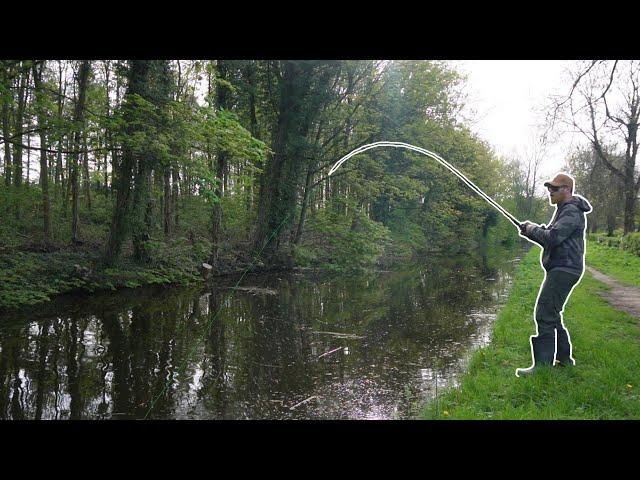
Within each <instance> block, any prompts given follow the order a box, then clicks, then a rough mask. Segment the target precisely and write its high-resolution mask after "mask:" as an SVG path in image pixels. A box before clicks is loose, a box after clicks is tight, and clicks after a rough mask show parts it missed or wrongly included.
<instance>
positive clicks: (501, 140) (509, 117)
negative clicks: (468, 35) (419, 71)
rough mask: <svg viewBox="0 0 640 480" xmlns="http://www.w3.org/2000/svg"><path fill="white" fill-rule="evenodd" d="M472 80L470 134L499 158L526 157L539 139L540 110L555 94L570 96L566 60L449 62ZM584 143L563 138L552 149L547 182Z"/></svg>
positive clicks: (547, 160)
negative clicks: (487, 145)
mask: <svg viewBox="0 0 640 480" xmlns="http://www.w3.org/2000/svg"><path fill="white" fill-rule="evenodd" d="M450 63H451V64H452V66H454V67H455V69H456V70H457V71H458V72H460V73H462V74H465V75H466V76H467V81H466V88H465V89H464V92H465V93H466V94H467V104H468V105H467V108H466V109H465V111H464V112H463V113H464V115H465V117H467V118H469V117H470V118H471V119H472V120H473V121H472V122H471V123H469V121H467V122H465V123H466V124H470V126H471V129H472V130H473V131H474V132H475V133H476V134H477V135H478V136H479V137H480V138H482V139H484V140H486V141H487V142H488V143H489V144H490V145H491V146H492V147H493V148H494V151H495V152H496V153H497V154H498V155H506V156H513V155H521V156H522V155H524V153H525V152H526V150H527V148H531V147H530V146H531V145H532V143H533V142H534V140H535V139H536V138H537V137H539V135H540V133H541V131H542V130H541V127H539V125H541V124H542V121H543V118H542V115H541V113H540V112H541V111H542V110H543V108H544V106H545V104H548V100H547V99H548V96H549V95H551V94H552V93H556V94H557V93H565V94H566V93H568V92H569V90H570V87H571V85H570V81H569V80H568V79H567V76H566V73H565V71H566V69H567V67H569V66H570V65H572V64H574V62H572V61H564V60H464V61H463V60H458V61H452V62H450ZM576 142H582V140H581V139H580V138H577V137H576V136H573V135H571V134H564V135H561V136H560V138H558V139H557V140H554V141H553V142H552V143H551V144H550V145H549V147H548V151H547V156H546V157H545V159H544V160H543V161H542V164H541V173H542V175H543V177H551V176H553V174H554V173H556V172H558V171H560V170H561V169H562V167H563V166H564V164H565V158H566V155H567V153H568V152H569V151H570V150H571V148H572V147H573V146H574V145H575V144H576Z"/></svg>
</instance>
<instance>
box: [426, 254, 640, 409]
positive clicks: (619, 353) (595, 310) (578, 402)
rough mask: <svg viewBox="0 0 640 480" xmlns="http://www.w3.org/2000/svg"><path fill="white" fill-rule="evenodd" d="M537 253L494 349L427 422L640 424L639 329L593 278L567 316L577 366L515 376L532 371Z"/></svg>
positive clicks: (498, 328) (524, 266) (578, 291)
mask: <svg viewBox="0 0 640 480" xmlns="http://www.w3.org/2000/svg"><path fill="white" fill-rule="evenodd" d="M594 250H595V249H594ZM539 252H540V250H539V249H538V248H537V247H534V248H532V249H531V250H530V251H529V253H528V254H527V255H526V256H525V258H524V259H523V261H522V263H521V264H520V265H519V267H518V273H517V275H516V279H515V282H514V285H513V289H512V292H511V295H510V297H509V300H508V301H507V303H506V304H505V306H504V307H503V309H502V310H501V312H500V314H499V316H498V318H497V319H496V322H495V324H494V330H493V339H492V343H491V345H489V346H488V347H487V348H484V349H481V350H479V351H477V352H476V353H475V354H474V355H473V357H472V359H471V362H470V365H469V370H468V372H467V373H465V374H464V375H463V376H462V378H461V382H460V387H459V388H453V389H450V390H448V391H447V392H445V393H444V394H443V395H441V396H440V397H439V399H437V400H436V401H433V402H431V403H429V404H427V405H425V406H424V408H423V410H422V412H421V417H422V418H425V419H630V418H634V419H638V418H640V328H639V321H638V319H636V318H634V317H632V316H631V315H628V314H626V313H624V312H620V311H618V310H615V309H613V308H611V307H610V306H609V305H608V304H607V302H606V301H605V300H603V299H602V298H601V297H600V296H598V295H597V292H598V290H600V289H601V288H602V284H601V283H600V282H597V281H596V280H594V279H593V278H592V277H591V276H590V275H589V274H588V273H586V274H585V276H584V278H583V279H582V281H581V283H580V284H579V285H578V286H577V287H576V288H575V289H574V291H573V294H572V296H571V298H570V299H569V302H568V303H567V306H566V309H565V314H564V319H565V325H566V326H567V328H568V329H569V333H570V334H571V340H572V343H573V347H574V354H573V355H574V358H575V359H576V366H575V367H569V368H560V367H555V368H546V369H543V370H542V371H541V372H540V373H539V374H536V375H535V376H532V377H523V378H517V377H516V376H515V369H516V368H517V367H528V366H529V365H530V364H531V353H530V347H529V336H530V335H533V334H534V333H535V325H534V321H533V306H534V303H535V299H536V295H537V293H538V289H539V287H540V282H541V281H542V279H543V272H542V270H541V268H540V265H539V263H538V257H539Z"/></svg>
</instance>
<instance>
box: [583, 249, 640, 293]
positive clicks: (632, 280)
mask: <svg viewBox="0 0 640 480" xmlns="http://www.w3.org/2000/svg"><path fill="white" fill-rule="evenodd" d="M587 265H590V266H592V267H593V268H595V269H596V270H599V271H601V272H602V273H604V274H606V275H609V276H611V277H613V278H615V279H616V280H618V281H619V282H620V283H624V284H626V285H631V286H634V287H640V257H639V256H638V255H634V254H633V253H630V252H627V251H625V250H622V249H620V248H615V247H607V246H605V245H600V244H598V243H596V242H589V243H588V244H587Z"/></svg>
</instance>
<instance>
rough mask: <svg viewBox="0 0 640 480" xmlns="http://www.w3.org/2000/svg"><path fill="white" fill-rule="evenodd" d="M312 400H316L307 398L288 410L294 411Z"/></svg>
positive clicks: (314, 396)
mask: <svg viewBox="0 0 640 480" xmlns="http://www.w3.org/2000/svg"><path fill="white" fill-rule="evenodd" d="M314 398H317V396H316V395H313V396H311V397H309V398H307V399H306V400H303V401H301V402H299V403H296V404H295V405H294V406H293V407H291V408H289V410H294V409H296V408H298V407H299V406H300V405H302V404H303V403H307V402H308V401H309V400H313V399H314Z"/></svg>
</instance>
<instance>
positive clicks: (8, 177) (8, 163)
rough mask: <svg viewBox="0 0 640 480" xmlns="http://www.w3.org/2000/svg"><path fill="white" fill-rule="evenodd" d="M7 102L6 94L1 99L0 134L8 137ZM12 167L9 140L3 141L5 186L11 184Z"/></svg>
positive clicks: (9, 133) (8, 101)
mask: <svg viewBox="0 0 640 480" xmlns="http://www.w3.org/2000/svg"><path fill="white" fill-rule="evenodd" d="M9 104H10V100H9V98H8V95H7V96H4V97H3V100H2V136H3V137H4V138H9V137H10V136H11V130H10V128H9ZM12 168H13V165H12V162H11V142H9V141H6V140H5V142H4V183H5V185H6V186H9V185H11V169H12Z"/></svg>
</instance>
